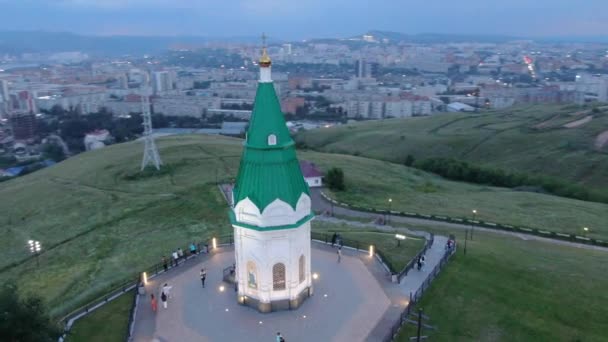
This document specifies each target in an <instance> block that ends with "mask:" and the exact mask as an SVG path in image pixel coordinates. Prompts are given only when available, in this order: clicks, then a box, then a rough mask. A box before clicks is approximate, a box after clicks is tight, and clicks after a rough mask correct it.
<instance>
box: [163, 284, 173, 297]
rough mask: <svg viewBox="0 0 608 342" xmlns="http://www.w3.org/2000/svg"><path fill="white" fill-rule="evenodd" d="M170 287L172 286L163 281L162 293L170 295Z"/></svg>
mask: <svg viewBox="0 0 608 342" xmlns="http://www.w3.org/2000/svg"><path fill="white" fill-rule="evenodd" d="M172 288H173V286H169V284H167V283H165V285H163V293H164V294H165V295H167V297H170V295H171V289H172Z"/></svg>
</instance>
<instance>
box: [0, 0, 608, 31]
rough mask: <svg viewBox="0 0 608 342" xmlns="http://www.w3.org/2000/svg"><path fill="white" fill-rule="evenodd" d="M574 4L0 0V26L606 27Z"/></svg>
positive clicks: (606, 19)
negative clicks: (0, 9)
mask: <svg viewBox="0 0 608 342" xmlns="http://www.w3.org/2000/svg"><path fill="white" fill-rule="evenodd" d="M574 6H575V5H573V4H572V2H571V1H569V0H554V1H545V0H543V1H536V2H534V3H530V2H529V1H525V0H515V1H509V2H500V3H496V2H494V3H489V2H488V1H481V0H464V1H460V2H458V3H445V1H441V0H428V1H424V2H414V1H396V0H389V1H384V2H382V3H381V4H374V6H373V7H371V6H369V4H368V3H367V2H365V1H360V0H356V1H345V0H334V1H329V2H324V1H319V0H312V1H305V2H298V3H292V2H289V3H287V2H282V1H278V0H255V1H243V0H228V1H224V2H210V1H205V2H193V1H186V0H173V1H169V0H148V1H142V0H132V1H117V0H105V1H93V0H54V1H42V0H23V1H19V2H15V1H8V0H0V7H1V8H2V11H0V30H2V31H7V30H27V31H29V30H43V31H63V32H74V33H79V34H89V35H143V36H159V35H163V36H165V35H166V36H174V35H193V36H210V37H233V36H250V35H252V32H256V33H257V32H261V31H266V32H275V33H276V34H271V36H274V37H276V38H279V39H306V38H313V37H345V36H352V35H357V34H361V33H363V32H366V31H368V30H371V29H377V30H387V31H395V32H403V33H408V34H419V33H440V34H441V33H453V34H468V35H470V34H484V35H486V34H487V35H508V36H518V37H531V38H542V37H577V36H596V37H597V36H601V35H602V34H603V33H604V32H607V31H608V3H606V2H604V1H601V0H585V1H582V2H580V3H579V4H577V5H576V6H577V7H576V8H574ZM573 13H575V14H573ZM471 19H474V20H471Z"/></svg>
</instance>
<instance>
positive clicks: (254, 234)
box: [234, 222, 311, 303]
mask: <svg viewBox="0 0 608 342" xmlns="http://www.w3.org/2000/svg"><path fill="white" fill-rule="evenodd" d="M234 237H235V240H234V242H235V254H236V277H237V282H238V289H239V293H238V294H239V296H247V297H251V298H256V299H258V300H259V301H261V302H262V303H269V302H271V301H277V300H284V299H289V300H291V299H295V298H296V297H297V296H298V294H300V292H302V291H303V290H304V289H305V288H307V287H309V286H310V284H311V274H310V222H306V223H304V224H303V225H302V226H300V227H299V228H293V229H281V230H271V231H257V230H253V229H247V228H241V227H238V226H234ZM302 255H303V256H304V261H305V262H304V280H303V281H302V282H300V267H299V260H300V256H302ZM250 262H252V263H253V264H254V265H255V271H254V272H250V271H251V269H248V263H250ZM277 263H283V264H284V265H285V281H286V283H285V289H284V290H274V289H273V274H272V270H273V266H274V265H275V264H277ZM249 265H251V264H249ZM250 273H253V277H254V278H255V282H253V283H251V284H250V280H251V274H250ZM253 284H255V285H253Z"/></svg>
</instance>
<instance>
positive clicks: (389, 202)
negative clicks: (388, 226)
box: [386, 198, 393, 223]
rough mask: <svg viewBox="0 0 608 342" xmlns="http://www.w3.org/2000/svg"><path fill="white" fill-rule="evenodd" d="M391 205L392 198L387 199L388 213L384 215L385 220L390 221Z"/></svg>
mask: <svg viewBox="0 0 608 342" xmlns="http://www.w3.org/2000/svg"><path fill="white" fill-rule="evenodd" d="M392 205H393V199H392V198H389V199H388V214H387V215H386V222H388V223H391V210H392Z"/></svg>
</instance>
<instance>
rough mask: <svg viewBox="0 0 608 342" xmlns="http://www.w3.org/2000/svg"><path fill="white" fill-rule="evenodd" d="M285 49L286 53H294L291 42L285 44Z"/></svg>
mask: <svg viewBox="0 0 608 342" xmlns="http://www.w3.org/2000/svg"><path fill="white" fill-rule="evenodd" d="M283 51H285V54H286V55H291V54H292V50H291V44H283Z"/></svg>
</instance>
